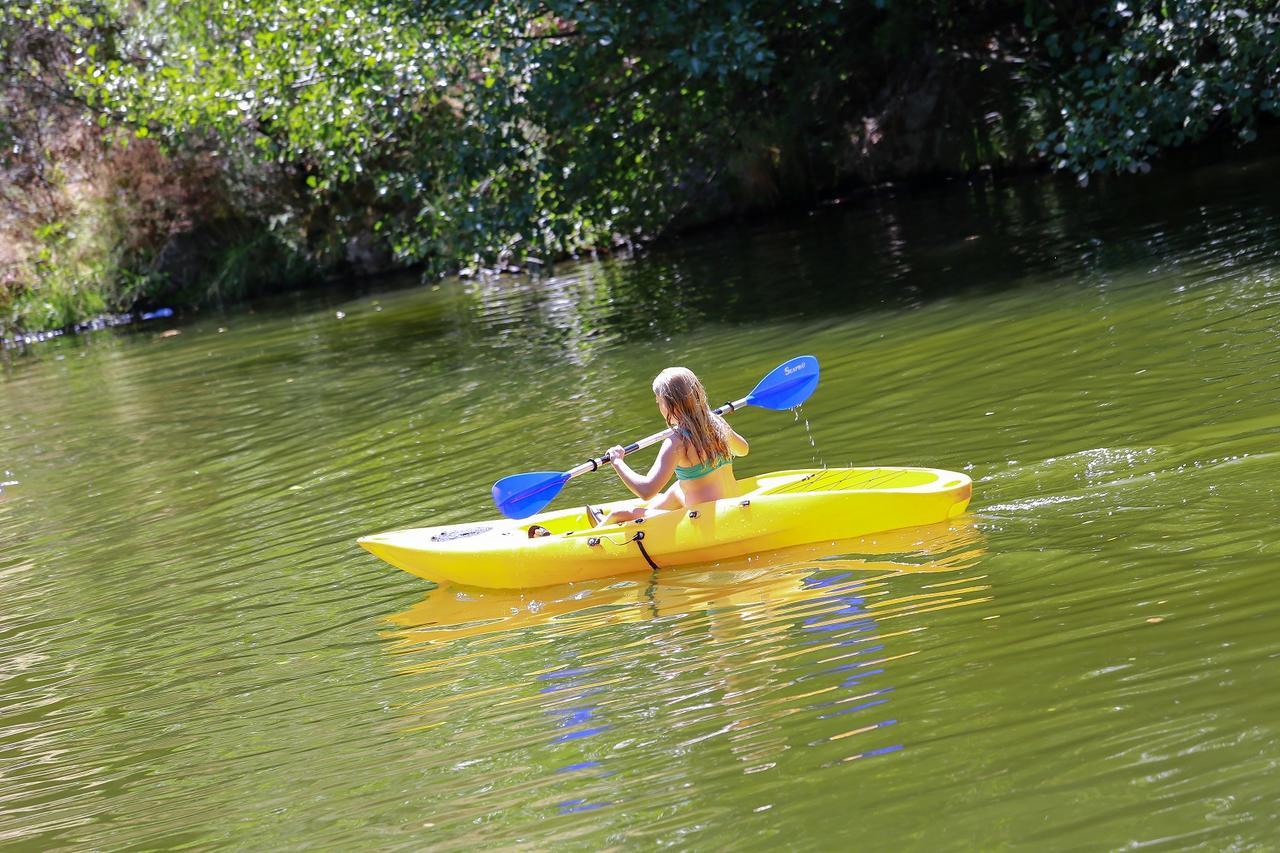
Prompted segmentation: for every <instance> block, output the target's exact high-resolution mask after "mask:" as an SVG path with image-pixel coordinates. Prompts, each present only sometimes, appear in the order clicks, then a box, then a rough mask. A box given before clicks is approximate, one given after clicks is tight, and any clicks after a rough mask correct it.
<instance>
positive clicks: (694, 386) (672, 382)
mask: <svg viewBox="0 0 1280 853" xmlns="http://www.w3.org/2000/svg"><path fill="white" fill-rule="evenodd" d="M653 396H655V397H657V398H658V403H659V406H660V407H661V408H662V410H663V411H665V412H666V413H667V423H668V424H670V425H671V426H673V427H678V428H680V429H682V430H683V431H684V434H683V438H684V440H685V441H686V442H687V443H688V449H689V451H690V454H689V455H690V456H692V457H694V458H695V459H697V460H698V461H700V462H707V461H710V460H713V459H719V458H721V457H728V458H732V455H731V454H730V453H729V425H728V424H727V423H725V422H724V418H722V417H720V416H719V415H713V414H711V412H710V411H708V406H707V392H706V389H704V388H703V387H702V383H701V382H699V381H698V377H697V376H695V375H694V373H693V371H692V370H689V369H688V368H687V367H668V368H667V369H666V370H664V371H662V372H661V373H659V374H658V376H657V378H655V379H654V380H653Z"/></svg>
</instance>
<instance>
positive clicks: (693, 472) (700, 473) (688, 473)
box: [676, 427, 733, 480]
mask: <svg viewBox="0 0 1280 853" xmlns="http://www.w3.org/2000/svg"><path fill="white" fill-rule="evenodd" d="M676 432H677V433H679V434H680V435H683V436H685V437H688V435H689V433H688V432H687V431H686V430H685V429H684V428H683V427H680V428H679V429H677V430H676ZM732 462H733V455H732V454H730V455H728V456H720V457H717V458H715V459H712V460H709V461H707V462H699V463H698V464H697V465H677V466H676V479H677V480H696V479H698V478H699V477H705V476H707V475H708V474H710V473H711V472H712V471H714V470H716V469H717V468H723V467H724V466H726V465H729V464H730V463H732Z"/></svg>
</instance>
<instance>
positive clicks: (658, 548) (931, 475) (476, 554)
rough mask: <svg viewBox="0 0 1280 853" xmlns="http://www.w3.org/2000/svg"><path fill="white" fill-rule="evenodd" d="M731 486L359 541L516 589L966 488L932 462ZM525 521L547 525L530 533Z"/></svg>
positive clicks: (727, 548) (929, 515)
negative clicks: (697, 495) (602, 518)
mask: <svg viewBox="0 0 1280 853" xmlns="http://www.w3.org/2000/svg"><path fill="white" fill-rule="evenodd" d="M738 486H739V494H738V496H737V497H733V498H722V499H720V500H718V501H710V502H708V503H704V504H698V505H696V506H693V507H690V508H687V509H682V510H671V511H669V512H661V513H655V514H653V515H650V516H648V517H646V518H642V519H638V520H636V521H626V522H622V523H619V524H610V525H602V526H599V527H591V526H590V522H589V521H588V518H587V513H586V511H585V510H584V509H583V508H581V507H577V508H574V509H566V510H558V511H555V512H545V513H541V514H539V515H535V516H532V517H530V518H525V519H520V520H513V519H506V518H504V519H496V520H493V521H485V522H480V523H473V524H451V525H444V526H440V527H418V528H413V529H409V530H396V531H392V532H390V533H379V534H376V535H373V536H365V537H363V538H361V539H359V540H358V542H359V544H360V545H361V546H362V547H364V548H365V549H366V550H367V551H369V552H370V553H371V554H373V555H374V556H377V557H380V558H381V559H383V560H386V561H387V562H388V563H390V564H391V565H393V566H396V567H397V568H401V569H404V570H405V571H406V572H410V573H411V574H415V575H417V576H419V577H422V578H426V579H427V580H430V581H435V582H437V583H444V582H446V581H448V582H452V583H455V584H462V585H464V586H475V587H484V588H488V589H522V588H529V587H540V586H549V585H552V584H562V583H574V582H577V581H585V580H592V579H594V578H603V577H609V576H612V575H621V574H627V573H630V572H640V571H650V570H652V569H654V568H664V567H667V566H684V565H693V564H698V563H712V562H716V561H719V560H726V559H730V558H733V557H740V556H743V555H746V554H757V553H761V552H765V551H773V550H777V549H779V548H788V547H792V546H796V545H804V544H808V543H816V542H831V541H836V540H841V539H851V538H855V537H860V536H866V535H867V534H871V533H879V532H881V531H885V530H897V529H900V528H904V527H916V526H918V525H922V524H933V523H935V522H939V521H945V520H947V519H948V518H954V517H956V516H958V515H960V514H961V513H963V512H964V511H965V508H966V507H967V506H968V505H969V498H970V496H971V495H972V494H973V482H972V481H971V480H970V479H969V478H968V477H967V476H965V475H964V474H958V473H956V472H954V471H942V470H939V469H936V468H828V469H821V470H818V469H812V470H796V471H777V472H774V473H772V474H762V475H760V476H758V477H748V478H745V479H742V480H739V481H738ZM640 503H641V502H640V501H638V500H630V501H625V502H621V503H614V504H609V505H607V506H605V507H604V509H605V510H606V511H609V510H615V509H631V508H633V507H636V506H638V505H639V504H640ZM533 525H539V526H541V527H542V528H545V529H546V530H548V531H550V533H551V535H549V536H540V537H536V538H530V537H529V535H528V531H529V528H530V527H531V526H533Z"/></svg>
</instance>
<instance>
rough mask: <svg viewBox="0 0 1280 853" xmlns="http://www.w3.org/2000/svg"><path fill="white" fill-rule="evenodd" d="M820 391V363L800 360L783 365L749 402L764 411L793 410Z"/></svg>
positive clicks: (807, 358)
mask: <svg viewBox="0 0 1280 853" xmlns="http://www.w3.org/2000/svg"><path fill="white" fill-rule="evenodd" d="M817 387H818V360H817V359H816V358H814V357H813V356H811V355H802V356H797V357H796V358H793V359H791V360H790V361H788V362H787V363H786V364H780V365H778V366H777V367H775V368H774V369H773V370H772V371H770V373H769V375H768V376H766V377H765V378H764V379H761V380H760V382H759V383H758V384H757V385H756V387H755V388H752V389H751V393H750V394H748V395H747V402H748V403H750V404H751V405H753V406H759V407H760V408H762V409H773V410H775V411H782V410H783V409H793V408H795V407H796V406H798V405H800V404H801V403H803V402H804V401H805V400H808V399H809V395H810V394H812V393H813V389H814V388H817Z"/></svg>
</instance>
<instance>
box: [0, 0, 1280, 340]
mask: <svg viewBox="0 0 1280 853" xmlns="http://www.w3.org/2000/svg"><path fill="white" fill-rule="evenodd" d="M73 5H74V4H73ZM879 6H885V8H878V7H879ZM184 8H187V9H188V11H189V15H183V16H169V15H166V14H165V12H164V10H163V9H153V8H152V7H149V6H140V7H138V6H129V7H124V6H122V7H118V8H115V9H114V10H113V11H104V10H102V9H98V8H97V7H94V8H93V9H88V8H86V10H85V13H84V14H80V15H69V14H68V11H67V7H66V4H63V3H54V2H52V0H33V2H32V3H30V4H27V5H24V6H23V8H22V9H21V10H15V9H9V8H5V9H3V10H0V48H3V50H0V78H3V79H5V80H6V82H8V83H9V84H10V85H9V87H8V88H7V89H6V90H5V92H4V94H3V95H2V96H0V136H3V137H4V138H5V139H6V140H8V142H9V143H11V144H7V146H6V147H5V148H4V150H5V152H6V153H5V154H4V159H3V161H0V170H3V173H4V174H3V175H2V176H0V177H4V178H5V179H6V180H5V181H4V182H3V183H2V184H0V334H5V335H6V336H10V337H11V336H12V334H13V333H14V332H15V331H18V330H26V331H40V330H47V329H59V328H69V327H74V325H76V324H78V323H83V322H85V321H86V320H87V319H89V318H93V317H98V316H105V315H109V314H113V313H123V312H128V311H134V310H139V309H148V308H154V307H156V306H174V307H178V308H182V309H188V308H190V309H194V308H198V307H200V306H204V305H218V304H227V303H234V302H236V301H239V300H241V299H244V298H249V297H253V296H259V295H262V294H267V293H270V292H273V291H278V290H281V289H290V288H294V287H299V286H305V285H306V284H307V283H309V282H320V281H326V280H333V279H341V278H350V277H362V276H369V275H376V274H380V273H386V272H389V271H397V270H407V269H419V270H422V272H423V274H424V275H425V276H427V277H436V276H440V275H443V274H446V273H453V272H460V271H461V272H472V273H475V272H478V271H481V270H496V271H507V270H512V269H528V268H531V267H545V266H546V265H548V264H549V263H551V262H554V261H555V260H556V259H562V258H571V257H575V256H579V255H582V254H584V253H588V254H589V253H607V252H611V251H615V250H616V249H617V248H618V247H624V248H626V247H632V246H635V245H637V244H644V243H649V242H652V241H654V240H658V239H662V238H663V237H666V236H670V235H673V234H680V233H686V232H688V231H689V230H691V229H697V228H702V227H707V226H711V225H713V224H714V223H720V222H724V221H726V220H733V219H738V218H741V217H753V216H760V215H770V214H777V213H778V212H787V211H795V210H804V209H811V208H813V207H815V206H817V205H820V204H821V203H823V200H826V199H831V198H833V197H839V196H842V195H844V194H847V193H848V192H850V191H852V190H854V189H856V188H868V187H876V186H883V185H884V184H885V183H886V182H903V181H906V182H913V183H922V184H928V183H929V182H937V181H943V180H949V179H955V178H958V177H965V178H972V177H973V176H981V175H984V174H988V173H1017V172H1024V171H1028V170H1041V171H1045V170H1053V171H1056V172H1061V173H1065V174H1067V175H1070V176H1071V179H1072V180H1075V181H1077V182H1079V183H1081V184H1085V183H1088V182H1089V181H1097V180H1098V179H1099V178H1100V177H1105V176H1107V175H1111V174H1126V173H1147V172H1151V171H1152V170H1153V169H1155V170H1158V169H1159V168H1160V164H1161V162H1162V158H1165V157H1166V156H1167V155H1168V154H1169V153H1170V152H1176V151H1182V150H1186V149H1187V148H1189V147H1194V146H1196V145H1199V144H1203V143H1204V141H1205V140H1217V141H1222V140H1234V143H1233V144H1249V143H1251V142H1252V143H1253V144H1255V145H1256V144H1257V143H1256V142H1253V140H1255V139H1256V138H1257V135H1258V132H1259V129H1260V127H1262V126H1264V125H1265V124H1266V123H1267V122H1268V121H1270V120H1272V119H1273V118H1274V116H1275V115H1277V114H1278V113H1280V97H1278V96H1277V89H1278V88H1280V77H1278V75H1280V63H1278V62H1276V61H1275V60H1276V58H1277V57H1280V19H1277V17H1276V16H1275V14H1274V10H1272V9H1271V8H1270V6H1269V4H1267V3H1263V2H1260V0H1259V2H1249V0H1242V2H1241V4H1240V7H1239V8H1235V9H1232V10H1229V12H1227V11H1224V10H1222V9H1221V8H1219V5H1218V4H1215V3H1212V2H1209V0H1189V2H1187V3H1185V4H1179V5H1178V6H1176V7H1174V8H1172V9H1171V10H1163V11H1144V12H1142V13H1141V14H1135V13H1134V12H1132V11H1130V10H1129V9H1128V7H1127V6H1125V5H1123V4H1121V5H1119V6H1115V7H1114V8H1113V7H1112V6H1111V5H1104V6H1100V7H1099V8H1098V9H1095V10H1092V11H1091V10H1089V9H1088V8H1085V7H1081V8H1079V9H1073V10H1071V11H1069V12H1061V11H1059V12H1058V13H1055V14H1050V13H1048V12H1044V13H1043V14H1041V13H1037V14H1036V15H1032V14H1030V13H1028V11H1027V7H1026V6H1025V4H1023V3H1014V2H999V0H994V2H991V3H989V4H984V5H982V7H981V8H980V9H979V10H977V11H974V10H970V12H968V13H966V14H964V15H959V14H957V15H954V16H952V15H946V14H938V13H936V12H935V11H934V10H927V11H917V10H916V9H914V8H913V7H912V6H911V5H910V4H897V3H894V4H853V5H852V6H851V5H849V4H842V3H836V2H826V0H809V2H807V3H806V4H805V9H804V14H802V15H790V14H786V13H782V12H780V11H779V10H778V9H777V8H775V7H774V6H771V5H769V4H768V3H766V2H764V0H751V2H748V3H747V4H746V5H745V6H744V5H743V4H741V3H739V2H736V0H735V2H723V3H722V2H712V3H708V4H701V5H700V6H699V7H698V8H697V10H696V11H691V8H692V7H688V6H687V4H681V3H667V2H659V3H656V4H652V5H651V6H648V7H645V8H643V9H641V8H635V9H632V8H630V7H627V8H625V9H623V8H617V9H615V8H613V7H609V8H605V7H602V6H597V5H595V4H573V5H572V6H571V7H570V6H566V7H565V8H563V9H558V8H554V9H553V8H551V7H548V8H545V9H543V10H542V11H541V12H539V13H538V14H536V15H534V16H533V17H530V16H529V15H528V14H526V12H527V10H524V9H523V7H519V6H518V5H517V6H514V7H511V8H507V6H506V5H505V4H502V3H498V4H493V6H492V8H486V9H485V10H483V11H476V10H475V9H473V8H472V7H471V6H470V5H466V4H464V5H463V6H460V7H458V8H453V7H452V6H449V4H445V6H444V7H442V8H440V9H435V8H434V7H433V10H432V11H429V12H423V13H422V14H421V15H420V16H409V15H402V14H401V13H399V12H397V11H394V10H390V11H389V10H386V9H383V8H381V7H376V6H375V7H365V6H364V5H362V4H361V3H359V2H354V0H353V1H352V2H343V3H339V4H332V5H330V4H320V3H314V2H311V0H303V2H301V3H299V4H295V5H292V6H288V7H278V6H276V5H275V4H268V3H260V2H256V0H250V2H246V3H245V4H241V5H238V6H235V7H228V6H226V5H225V4H219V3H212V2H197V3H194V4H188V6H187V7H184ZM197 22H198V23H197ZM246 33H251V34H253V38H251V39H246V38H245V37H244V36H245V34H246Z"/></svg>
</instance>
